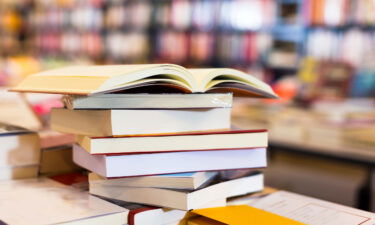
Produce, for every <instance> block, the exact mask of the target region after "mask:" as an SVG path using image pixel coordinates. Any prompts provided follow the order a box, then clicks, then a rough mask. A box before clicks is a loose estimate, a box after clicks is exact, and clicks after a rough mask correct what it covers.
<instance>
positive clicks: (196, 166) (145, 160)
mask: <svg viewBox="0 0 375 225" xmlns="http://www.w3.org/2000/svg"><path fill="white" fill-rule="evenodd" d="M73 160H74V162H75V163H77V164H78V165H80V166H82V167H84V168H86V169H88V170H90V171H92V172H95V173H97V174H99V175H101V176H103V177H129V176H143V175H158V174H168V173H183V172H195V171H215V170H229V169H244V168H263V167H266V165H267V159H266V148H254V149H241V150H237V149H235V150H233V149H230V150H216V151H191V152H168V153H148V154H121V155H91V154H90V153H88V152H87V151H86V150H84V149H83V148H82V147H80V146H79V145H76V144H75V145H74V146H73Z"/></svg>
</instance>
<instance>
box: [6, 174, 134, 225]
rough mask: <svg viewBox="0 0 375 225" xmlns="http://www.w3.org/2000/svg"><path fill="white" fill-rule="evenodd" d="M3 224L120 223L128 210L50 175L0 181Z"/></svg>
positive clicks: (125, 217) (124, 219)
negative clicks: (51, 177)
mask: <svg viewBox="0 0 375 225" xmlns="http://www.w3.org/2000/svg"><path fill="white" fill-rule="evenodd" d="M0 200H1V204H0V220H1V221H0V224H12V225H24V224H77V225H78V224H82V225H83V224H84V225H94V224H118V225H122V224H124V223H126V220H127V215H128V212H129V211H128V210H127V209H125V208H122V207H120V206H117V205H114V204H112V203H109V202H106V201H104V200H102V199H100V198H97V197H95V196H92V195H90V194H89V193H87V192H82V191H80V190H77V189H74V188H72V187H68V186H65V185H62V184H59V183H57V182H55V181H53V180H50V179H48V178H38V179H24V180H17V181H16V180H14V181H0Z"/></svg>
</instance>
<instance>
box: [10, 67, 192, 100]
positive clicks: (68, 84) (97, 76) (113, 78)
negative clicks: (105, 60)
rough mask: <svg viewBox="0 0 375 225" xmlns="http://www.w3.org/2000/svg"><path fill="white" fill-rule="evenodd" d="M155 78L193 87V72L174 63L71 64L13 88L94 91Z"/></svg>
mask: <svg viewBox="0 0 375 225" xmlns="http://www.w3.org/2000/svg"><path fill="white" fill-rule="evenodd" d="M155 82H162V83H171V84H172V85H180V84H181V85H180V86H183V88H185V89H188V90H189V91H190V92H195V91H196V86H197V85H196V83H195V80H194V78H193V77H192V75H191V74H190V73H189V72H188V71H187V70H186V69H185V68H184V67H182V66H179V65H174V64H138V65H137V64H135V65H104V66H70V67H64V68H60V69H54V70H49V71H45V72H41V73H37V74H34V75H31V76H29V77H27V78H26V79H25V80H23V81H22V82H21V83H20V84H19V85H18V86H17V87H15V88H13V89H12V90H13V91H29V92H46V93H61V94H83V95H88V94H93V93H105V92H111V91H114V90H120V89H127V88H131V87H132V86H142V85H143V84H150V83H155Z"/></svg>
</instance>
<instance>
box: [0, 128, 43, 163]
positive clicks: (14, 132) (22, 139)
mask: <svg viewBox="0 0 375 225" xmlns="http://www.w3.org/2000/svg"><path fill="white" fill-rule="evenodd" d="M0 146H1V151H0V168H4V167H8V166H10V167H14V166H28V165H38V164H39V161H40V159H39V158H40V142H39V137H38V134H36V133H35V132H32V131H30V130H27V129H24V128H22V127H18V126H13V125H9V124H5V123H1V122H0ZM0 170H1V169H0Z"/></svg>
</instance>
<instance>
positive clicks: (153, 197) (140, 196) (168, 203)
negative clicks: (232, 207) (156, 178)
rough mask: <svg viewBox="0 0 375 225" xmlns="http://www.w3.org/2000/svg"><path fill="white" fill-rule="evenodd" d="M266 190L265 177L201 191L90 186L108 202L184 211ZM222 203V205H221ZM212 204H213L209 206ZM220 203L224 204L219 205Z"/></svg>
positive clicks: (92, 184)
mask: <svg viewBox="0 0 375 225" xmlns="http://www.w3.org/2000/svg"><path fill="white" fill-rule="evenodd" d="M262 189H263V174H261V173H255V174H253V175H250V176H247V177H243V178H238V179H234V180H229V181H222V182H219V183H215V182H214V181H213V182H212V183H209V184H207V186H205V187H202V188H200V189H198V190H192V191H188V190H181V189H166V188H147V187H119V186H106V185H100V184H95V183H90V193H91V194H94V195H98V196H103V197H106V198H112V199H118V200H122V201H127V202H135V203H141V204H147V205H155V206H161V207H168V208H174V209H181V210H190V209H197V208H206V207H217V206H224V205H226V199H227V198H229V197H234V196H239V195H244V194H247V193H251V192H257V191H261V190H262ZM220 200H222V201H221V202H218V201H220ZM208 203H211V204H208ZM218 203H220V204H218Z"/></svg>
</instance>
